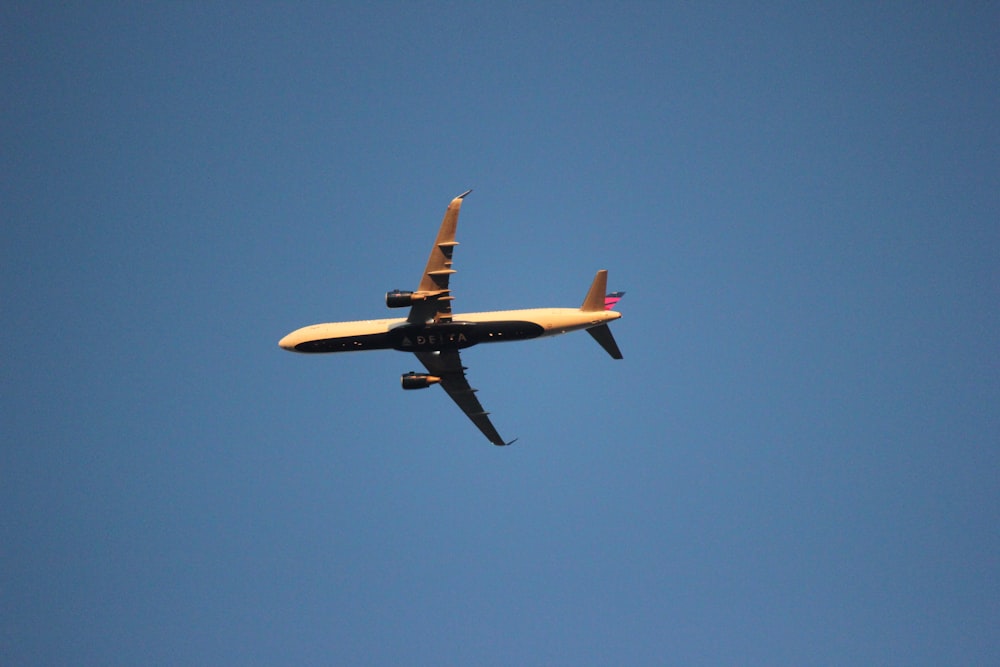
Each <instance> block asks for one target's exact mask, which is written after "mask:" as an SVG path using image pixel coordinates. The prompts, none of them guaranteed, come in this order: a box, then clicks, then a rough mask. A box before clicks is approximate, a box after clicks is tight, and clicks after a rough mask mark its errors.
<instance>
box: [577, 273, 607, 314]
mask: <svg viewBox="0 0 1000 667" xmlns="http://www.w3.org/2000/svg"><path fill="white" fill-rule="evenodd" d="M607 289H608V270H607V269H601V270H600V271H598V272H597V275H596V276H594V282H593V283H592V284H591V286H590V291H589V292H587V298H586V299H584V300H583V305H582V306H580V310H582V311H585V312H591V311H595V310H604V293H605V292H606V291H607Z"/></svg>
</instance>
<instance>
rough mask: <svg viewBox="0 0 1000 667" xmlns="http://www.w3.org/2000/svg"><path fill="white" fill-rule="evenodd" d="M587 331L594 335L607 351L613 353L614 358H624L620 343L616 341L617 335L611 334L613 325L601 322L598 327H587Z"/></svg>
mask: <svg viewBox="0 0 1000 667" xmlns="http://www.w3.org/2000/svg"><path fill="white" fill-rule="evenodd" d="M587 333H589V334H590V335H591V336H593V338H594V340H596V341H597V342H598V343H599V344H600V346H601V347H603V348H604V350H605V352H607V353H608V354H610V355H611V358H612V359H621V358H622V352H621V350H619V349H618V343H616V342H615V337H614V336H612V335H611V327H609V326H608V325H607V324H599V325H597V326H596V327H591V328H589V329H587Z"/></svg>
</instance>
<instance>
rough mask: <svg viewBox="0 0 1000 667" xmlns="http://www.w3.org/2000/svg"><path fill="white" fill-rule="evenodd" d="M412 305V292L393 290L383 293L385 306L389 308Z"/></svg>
mask: <svg viewBox="0 0 1000 667" xmlns="http://www.w3.org/2000/svg"><path fill="white" fill-rule="evenodd" d="M412 303H413V292H404V291H402V290H398V289H394V290H392V291H391V292H386V293H385V305H387V306H389V307H390V308H406V307H407V306H409V305H411V304H412Z"/></svg>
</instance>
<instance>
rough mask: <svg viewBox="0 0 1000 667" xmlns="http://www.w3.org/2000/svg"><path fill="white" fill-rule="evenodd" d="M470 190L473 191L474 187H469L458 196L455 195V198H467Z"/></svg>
mask: <svg viewBox="0 0 1000 667" xmlns="http://www.w3.org/2000/svg"><path fill="white" fill-rule="evenodd" d="M470 192H472V188H469V189H468V190H466V191H465V192H463V193H462V194H460V195H458V196H457V197H455V199H465V198H466V197H467V196H469V193H470Z"/></svg>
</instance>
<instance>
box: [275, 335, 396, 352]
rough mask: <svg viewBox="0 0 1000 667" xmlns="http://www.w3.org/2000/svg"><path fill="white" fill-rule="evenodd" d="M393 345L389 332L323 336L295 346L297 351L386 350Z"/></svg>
mask: <svg viewBox="0 0 1000 667" xmlns="http://www.w3.org/2000/svg"><path fill="white" fill-rule="evenodd" d="M390 347H392V345H390V344H389V334H388V333H377V334H366V335H355V336H338V337H336V338H321V339H318V340H307V341H303V342H301V343H299V344H298V345H296V346H295V351H296V352H314V353H319V352H360V351H362V350H385V349H388V348H390Z"/></svg>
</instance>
